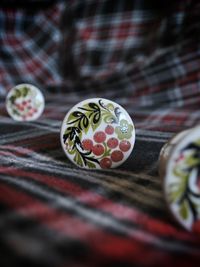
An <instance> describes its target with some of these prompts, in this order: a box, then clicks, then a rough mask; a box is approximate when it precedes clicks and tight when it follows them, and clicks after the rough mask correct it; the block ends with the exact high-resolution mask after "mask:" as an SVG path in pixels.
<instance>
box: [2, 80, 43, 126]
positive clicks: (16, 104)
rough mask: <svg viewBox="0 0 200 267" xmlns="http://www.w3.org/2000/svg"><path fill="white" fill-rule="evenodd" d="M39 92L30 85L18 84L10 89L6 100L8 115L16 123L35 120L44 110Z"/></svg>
mask: <svg viewBox="0 0 200 267" xmlns="http://www.w3.org/2000/svg"><path fill="white" fill-rule="evenodd" d="M44 105H45V104H44V97H43V95H42V93H41V91H40V90H39V89H38V88H37V87H35V86H33V85H31V84H26V83H24V84H19V85H17V86H15V87H14V88H12V89H11V90H10V92H9V93H8V95H7V98H6V109H7V112H8V114H9V115H10V116H11V117H12V118H13V119H14V120H16V121H34V120H37V119H38V118H39V117H40V115H41V114H42V112H43V110H44Z"/></svg>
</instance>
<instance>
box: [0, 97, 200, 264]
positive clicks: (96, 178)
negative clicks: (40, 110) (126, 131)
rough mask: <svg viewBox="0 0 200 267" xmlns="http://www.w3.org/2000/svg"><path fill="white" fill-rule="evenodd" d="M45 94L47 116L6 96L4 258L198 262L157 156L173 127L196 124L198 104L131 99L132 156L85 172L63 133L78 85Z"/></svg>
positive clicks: (0, 196) (0, 218) (1, 204)
mask: <svg viewBox="0 0 200 267" xmlns="http://www.w3.org/2000/svg"><path fill="white" fill-rule="evenodd" d="M85 97H89V96H88V95H85ZM46 99H47V105H46V109H45V113H44V114H43V116H42V117H41V119H39V120H38V121H36V122H31V123H23V124H21V123H17V122H13V121H12V120H11V119H10V118H9V117H8V116H7V114H6V111H5V106H4V101H3V102H1V106H0V114H1V117H0V121H1V127H0V131H1V139H0V157H1V158H0V232H1V238H0V248H1V249H0V264H1V266H3V267H4V266H5V267H7V266H48V267H49V266H56V267H57V266H61V267H63V266H70V267H76V266H87V267H88V266H91V267H95V266H115V267H116V266H120V267H121V266H173V265H174V264H176V266H197V265H196V264H197V263H198V262H199V260H200V239H199V237H198V236H195V235H192V234H189V233H187V232H186V231H185V230H183V229H181V228H180V226H178V225H177V224H176V223H175V222H174V221H173V219H172V217H171V216H170V214H169V212H168V211H167V207H166V204H165V201H164V196H163V192H162V180H161V178H159V177H158V174H157V167H158V166H157V165H158V155H159V151H160V148H161V147H162V145H163V144H164V143H165V142H166V141H167V140H168V139H169V138H170V137H171V136H172V131H179V130H180V129H183V128H184V127H190V126H192V125H195V124H196V122H197V121H199V117H200V111H196V112H195V113H192V112H190V111H188V110H185V109H184V110H171V109H168V110H154V109H153V110H150V109H143V110H141V109H140V110H139V109H134V108H132V109H131V110H129V111H131V115H132V117H133V119H134V122H135V125H136V129H137V132H136V145H135V148H134V150H133V153H132V155H131V157H130V158H129V159H128V161H127V162H126V163H125V164H124V165H123V166H121V167H120V168H118V169H113V170H108V171H88V170H82V169H78V168H77V167H75V166H74V165H72V163H71V162H69V160H68V159H67V158H66V157H65V155H64V152H63V151H62V148H61V145H60V141H59V130H60V126H61V121H62V119H63V117H64V115H65V113H66V112H67V111H68V110H69V108H71V106H73V105H74V104H75V103H76V102H77V95H76V93H71V94H67V95H60V96H56V95H47V94H46ZM82 99H83V98H81V97H80V99H79V100H82ZM119 104H122V105H123V106H124V107H125V108H128V106H129V104H130V103H129V100H128V99H127V101H126V103H125V102H124V101H121V102H120V101H119ZM161 129H162V130H161ZM167 129H168V131H167Z"/></svg>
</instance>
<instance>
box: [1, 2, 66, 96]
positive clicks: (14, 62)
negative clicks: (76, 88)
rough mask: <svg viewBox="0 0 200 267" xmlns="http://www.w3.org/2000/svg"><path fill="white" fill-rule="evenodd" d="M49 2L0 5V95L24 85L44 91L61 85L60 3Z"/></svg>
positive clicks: (61, 7) (5, 3) (6, 3)
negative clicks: (38, 87)
mask: <svg viewBox="0 0 200 267" xmlns="http://www.w3.org/2000/svg"><path fill="white" fill-rule="evenodd" d="M17 2H18V1H17ZM34 2H37V5H36V6H35V3H34ZM49 2H50V1H19V3H18V5H16V1H14V2H13V1H2V2H1V3H0V95H5V94H6V92H7V91H8V90H10V89H11V88H12V87H13V86H14V85H16V84H18V83H23V82H29V83H34V84H35V85H37V86H40V87H44V88H45V87H52V86H55V85H60V84H61V76H60V73H59V71H58V66H57V64H58V46H59V41H60V31H59V27H58V26H59V21H60V16H61V13H62V9H63V3H61V2H60V3H59V2H58V3H54V4H53V3H52V5H47V3H49ZM51 2H52V1H51ZM53 2H55V1H53ZM20 3H21V4H20ZM39 4H40V5H39ZM16 6H19V7H20V8H16Z"/></svg>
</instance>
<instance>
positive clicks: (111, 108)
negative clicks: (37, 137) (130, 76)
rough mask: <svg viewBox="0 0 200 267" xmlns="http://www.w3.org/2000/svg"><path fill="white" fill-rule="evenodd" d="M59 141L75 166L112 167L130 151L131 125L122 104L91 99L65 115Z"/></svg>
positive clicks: (131, 140) (101, 99)
mask: <svg viewBox="0 0 200 267" xmlns="http://www.w3.org/2000/svg"><path fill="white" fill-rule="evenodd" d="M60 140H61V144H62V148H63V150H64V152H65V154H66V155H67V157H68V158H69V159H70V160H71V161H72V162H73V163H75V164H76V165H77V166H79V167H82V168H86V169H107V168H115V167H118V166H119V165H121V164H122V163H123V162H124V161H125V160H126V159H127V158H128V157H129V155H130V154H131V152H132V150H133V146H134V143H135V128H134V124H133V122H132V119H131V117H130V116H129V114H128V113H127V111H126V110H125V109H124V108H123V107H121V106H120V105H118V104H117V103H115V102H113V101H110V100H108V99H103V98H92V99H87V100H84V101H82V102H80V103H78V104H77V105H75V106H74V107H73V108H72V109H71V110H70V111H69V112H68V113H67V114H66V116H65V118H64V120H63V123H62V127H61V133H60Z"/></svg>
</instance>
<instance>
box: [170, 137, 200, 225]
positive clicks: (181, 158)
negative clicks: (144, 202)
mask: <svg viewBox="0 0 200 267" xmlns="http://www.w3.org/2000/svg"><path fill="white" fill-rule="evenodd" d="M172 175H173V177H174V178H173V179H171V181H170V183H169V184H168V187H167V193H168V199H169V202H170V205H171V206H172V209H173V210H174V212H175V213H176V214H177V216H178V218H179V220H180V221H181V223H182V225H183V226H185V227H186V228H187V229H188V230H191V229H192V228H193V225H197V224H198V225H200V224H199V223H197V222H199V220H200V139H199V140H197V141H195V142H192V143H190V144H188V145H187V146H186V147H185V148H184V149H182V150H181V151H180V153H179V155H178V156H177V157H176V159H175V164H174V167H173V169H172ZM199 230H200V229H199Z"/></svg>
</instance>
